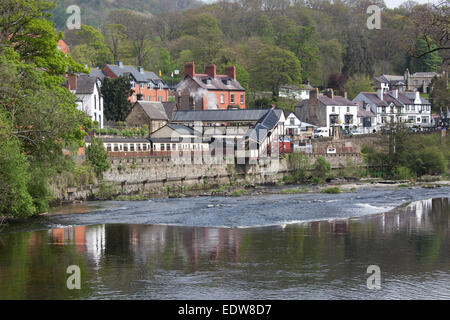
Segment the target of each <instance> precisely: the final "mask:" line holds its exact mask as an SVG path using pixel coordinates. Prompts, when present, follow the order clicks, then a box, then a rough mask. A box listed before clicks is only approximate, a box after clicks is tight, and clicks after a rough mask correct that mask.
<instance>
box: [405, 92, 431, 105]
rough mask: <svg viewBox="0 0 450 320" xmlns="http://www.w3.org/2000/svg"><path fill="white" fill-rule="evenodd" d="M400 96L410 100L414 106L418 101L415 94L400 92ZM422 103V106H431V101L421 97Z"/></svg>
mask: <svg viewBox="0 0 450 320" xmlns="http://www.w3.org/2000/svg"><path fill="white" fill-rule="evenodd" d="M398 96H399V97H400V96H405V97H406V98H407V99H409V100H410V103H411V104H412V103H413V102H414V100H415V99H416V93H415V92H399V93H398ZM420 101H422V104H431V102H430V101H428V100H427V99H425V98H423V97H420Z"/></svg>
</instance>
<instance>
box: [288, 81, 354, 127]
mask: <svg viewBox="0 0 450 320" xmlns="http://www.w3.org/2000/svg"><path fill="white" fill-rule="evenodd" d="M295 114H296V115H297V116H298V117H299V119H300V120H301V121H305V122H308V123H311V124H313V125H315V126H318V127H325V128H327V129H328V130H329V132H330V135H331V128H332V127H334V126H336V125H338V126H340V127H341V128H342V129H348V130H351V129H356V128H357V125H358V124H357V118H358V105H357V104H356V103H354V102H352V101H350V100H348V99H347V97H346V96H345V97H341V96H335V95H334V91H333V89H328V90H327V91H326V92H325V94H319V90H318V89H317V88H315V89H314V90H311V92H310V97H309V99H308V100H302V101H300V102H299V104H298V105H297V106H296V107H295Z"/></svg>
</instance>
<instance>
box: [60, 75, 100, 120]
mask: <svg viewBox="0 0 450 320" xmlns="http://www.w3.org/2000/svg"><path fill="white" fill-rule="evenodd" d="M66 86H67V89H69V90H70V92H72V93H74V94H75V95H76V97H77V98H76V100H75V102H76V105H77V109H78V110H81V111H83V112H85V113H86V114H87V115H88V116H89V117H90V118H91V119H92V121H97V122H98V124H99V127H100V128H103V120H104V117H103V97H102V95H101V81H100V80H99V79H98V78H96V77H92V76H90V75H87V74H74V75H70V76H68V80H67V83H66Z"/></svg>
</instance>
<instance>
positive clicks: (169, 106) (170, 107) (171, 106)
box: [162, 101, 176, 121]
mask: <svg viewBox="0 0 450 320" xmlns="http://www.w3.org/2000/svg"><path fill="white" fill-rule="evenodd" d="M162 104H163V106H164V109H165V110H166V115H167V118H168V119H169V121H171V120H172V117H173V113H174V112H175V107H176V102H175V101H168V102H163V103H162Z"/></svg>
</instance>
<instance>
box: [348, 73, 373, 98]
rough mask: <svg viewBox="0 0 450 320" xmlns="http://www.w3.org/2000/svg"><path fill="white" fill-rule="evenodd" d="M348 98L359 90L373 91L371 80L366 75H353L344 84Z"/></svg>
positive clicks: (352, 96) (353, 96) (355, 94)
mask: <svg viewBox="0 0 450 320" xmlns="http://www.w3.org/2000/svg"><path fill="white" fill-rule="evenodd" d="M344 88H345V90H346V91H347V93H348V98H349V99H350V100H353V99H354V98H355V97H356V96H357V95H358V94H359V93H360V92H373V91H374V87H373V80H372V79H370V77H368V76H362V75H354V76H352V77H350V79H348V81H347V83H346V84H345V86H344Z"/></svg>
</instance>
